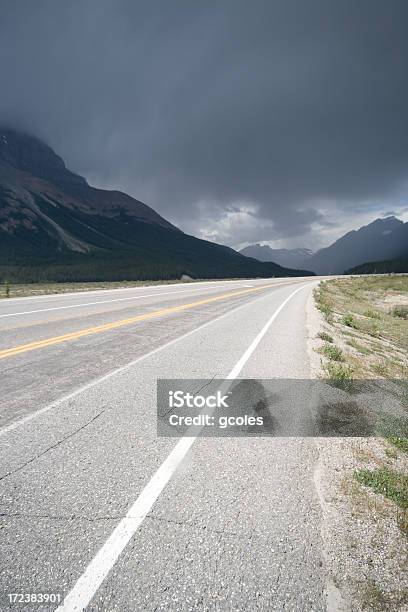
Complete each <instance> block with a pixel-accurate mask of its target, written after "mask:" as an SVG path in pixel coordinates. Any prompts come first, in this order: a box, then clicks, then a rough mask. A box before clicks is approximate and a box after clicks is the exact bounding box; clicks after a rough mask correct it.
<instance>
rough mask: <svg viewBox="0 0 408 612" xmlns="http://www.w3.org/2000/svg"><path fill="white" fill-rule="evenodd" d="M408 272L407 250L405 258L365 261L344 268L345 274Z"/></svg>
mask: <svg viewBox="0 0 408 612" xmlns="http://www.w3.org/2000/svg"><path fill="white" fill-rule="evenodd" d="M407 272H408V252H407V255H406V259H405V260H404V259H391V260H390V261H368V262H367V263H364V264H361V265H360V266H356V267H355V268H351V269H350V270H346V272H345V274H402V273H407Z"/></svg>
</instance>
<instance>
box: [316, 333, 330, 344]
mask: <svg viewBox="0 0 408 612" xmlns="http://www.w3.org/2000/svg"><path fill="white" fill-rule="evenodd" d="M317 337H318V338H320V340H324V341H325V342H333V336H331V335H330V334H328V333H327V332H324V331H323V332H319V333H318V334H317Z"/></svg>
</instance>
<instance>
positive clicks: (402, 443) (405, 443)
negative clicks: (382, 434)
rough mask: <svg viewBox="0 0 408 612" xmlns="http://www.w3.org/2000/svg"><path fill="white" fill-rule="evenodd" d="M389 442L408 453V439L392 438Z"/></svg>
mask: <svg viewBox="0 0 408 612" xmlns="http://www.w3.org/2000/svg"><path fill="white" fill-rule="evenodd" d="M388 442H391V444H393V445H394V446H396V447H397V448H398V449H399V450H401V451H403V452H404V453H408V438H399V437H391V438H388Z"/></svg>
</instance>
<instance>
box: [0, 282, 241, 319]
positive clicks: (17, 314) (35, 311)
mask: <svg viewBox="0 0 408 612" xmlns="http://www.w3.org/2000/svg"><path fill="white" fill-rule="evenodd" d="M241 286H242V287H247V286H248V285H238V287H241ZM224 287H225V285H222V286H220V287H214V289H215V290H217V289H223V288H224ZM206 289H212V287H206ZM194 291H203V289H202V288H201V287H200V288H199V289H182V290H181V291H162V292H161V293H147V294H145V295H132V296H130V297H125V298H116V299H114V300H98V301H96V302H85V303H83V304H71V305H70V306H53V307H52V308H40V309H38V310H27V311H25V312H10V313H7V314H0V319H3V318H5V317H18V316H20V315H28V314H35V313H37V312H49V311H50V310H65V309H67V308H82V307H83V306H95V305H97V304H110V303H112V302H125V301H127V300H141V299H142V298H148V297H159V296H161V295H178V294H179V293H192V292H194Z"/></svg>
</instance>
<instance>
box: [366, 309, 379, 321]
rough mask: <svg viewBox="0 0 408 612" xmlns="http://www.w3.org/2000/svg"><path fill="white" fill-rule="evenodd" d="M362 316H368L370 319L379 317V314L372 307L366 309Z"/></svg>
mask: <svg viewBox="0 0 408 612" xmlns="http://www.w3.org/2000/svg"><path fill="white" fill-rule="evenodd" d="M364 316H365V317H369V318H370V319H381V314H380V313H379V312H378V310H372V308H369V309H368V310H366V311H365V313H364Z"/></svg>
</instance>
